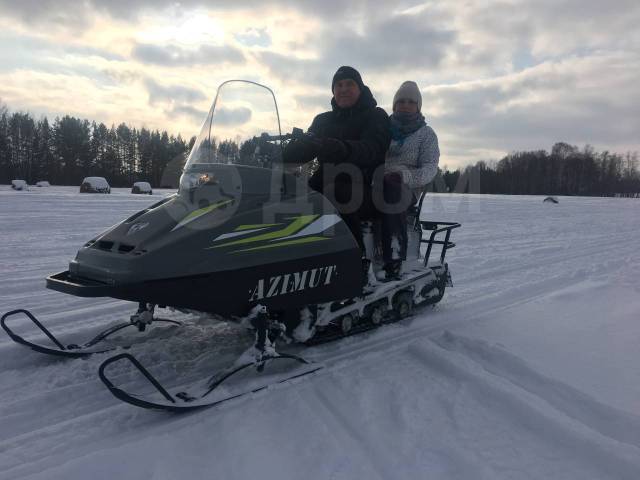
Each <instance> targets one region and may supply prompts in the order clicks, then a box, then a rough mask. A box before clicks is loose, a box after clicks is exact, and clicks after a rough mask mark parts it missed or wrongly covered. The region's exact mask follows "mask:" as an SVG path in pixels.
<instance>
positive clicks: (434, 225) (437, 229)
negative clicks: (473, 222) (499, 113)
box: [420, 221, 460, 267]
mask: <svg viewBox="0 0 640 480" xmlns="http://www.w3.org/2000/svg"><path fill="white" fill-rule="evenodd" d="M420 227H421V228H422V230H431V235H430V236H429V238H428V239H425V238H421V239H420V243H426V244H427V252H426V254H425V256H424V266H425V267H426V266H428V264H429V257H430V256H431V249H432V248H433V246H434V245H442V251H441V252H440V263H441V264H444V258H445V256H446V255H447V250H448V249H450V248H454V247H455V246H456V244H455V243H453V242H451V241H450V240H449V238H451V230H453V229H454V228H458V227H460V224H459V223H456V222H428V221H420ZM443 232H445V237H444V240H436V239H435V238H436V235H438V234H439V233H443Z"/></svg>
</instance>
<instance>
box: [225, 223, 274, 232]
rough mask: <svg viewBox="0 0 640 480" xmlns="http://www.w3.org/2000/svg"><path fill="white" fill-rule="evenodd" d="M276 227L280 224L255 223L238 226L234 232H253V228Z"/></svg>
mask: <svg viewBox="0 0 640 480" xmlns="http://www.w3.org/2000/svg"><path fill="white" fill-rule="evenodd" d="M278 225H282V224H281V223H256V224H255V225H240V226H239V227H236V229H235V230H234V232H242V231H244V230H253V229H254V228H266V227H277V226H278Z"/></svg>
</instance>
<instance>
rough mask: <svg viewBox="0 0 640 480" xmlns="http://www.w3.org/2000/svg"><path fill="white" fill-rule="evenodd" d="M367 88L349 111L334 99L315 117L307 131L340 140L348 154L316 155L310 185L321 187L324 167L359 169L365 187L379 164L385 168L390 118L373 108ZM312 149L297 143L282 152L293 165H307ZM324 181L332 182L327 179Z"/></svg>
mask: <svg viewBox="0 0 640 480" xmlns="http://www.w3.org/2000/svg"><path fill="white" fill-rule="evenodd" d="M376 105H377V102H376V100H375V99H374V98H373V95H372V94H371V91H370V90H369V87H366V86H365V87H364V89H363V90H362V92H361V93H360V98H359V99H358V101H357V102H356V104H355V105H354V106H353V107H351V108H339V107H338V106H337V104H336V102H335V99H331V106H332V107H333V110H331V111H329V112H325V113H321V114H320V115H317V116H316V117H315V118H314V119H313V122H312V123H311V126H310V127H309V132H311V133H313V134H314V135H315V136H316V137H319V138H335V139H338V140H341V141H343V142H344V143H345V144H346V146H347V151H348V154H347V156H346V157H345V158H341V159H336V158H330V157H329V158H327V157H323V156H322V155H319V156H318V161H319V164H320V167H319V169H318V171H316V173H314V175H313V177H312V179H311V180H310V182H309V184H310V185H313V186H320V185H321V184H322V183H324V182H323V164H327V163H330V164H340V163H349V164H352V165H355V166H356V167H358V168H359V169H360V170H361V172H362V178H363V181H364V184H365V185H370V184H371V181H372V179H373V172H374V171H375V169H376V168H377V167H379V166H380V165H384V160H385V154H386V152H387V149H388V148H389V143H390V142H391V131H390V126H389V117H388V116H387V114H386V112H385V111H384V110H383V109H382V108H379V107H377V106H376ZM314 153H315V152H314V151H313V149H312V148H305V145H303V144H301V143H299V142H296V143H294V144H290V145H289V146H288V147H287V149H286V150H285V152H284V154H285V161H287V157H289V158H291V157H295V160H294V161H295V163H306V162H308V161H311V160H313V157H314ZM325 181H329V182H330V181H331V179H326V180H325Z"/></svg>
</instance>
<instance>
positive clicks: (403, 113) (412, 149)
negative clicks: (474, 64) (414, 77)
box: [382, 81, 440, 280]
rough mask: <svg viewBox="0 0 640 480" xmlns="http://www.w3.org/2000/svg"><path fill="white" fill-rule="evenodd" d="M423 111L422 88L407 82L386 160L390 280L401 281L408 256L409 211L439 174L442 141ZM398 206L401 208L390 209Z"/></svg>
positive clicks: (396, 103) (396, 102)
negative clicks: (440, 141)
mask: <svg viewBox="0 0 640 480" xmlns="http://www.w3.org/2000/svg"><path fill="white" fill-rule="evenodd" d="M421 110H422V95H421V94H420V89H419V88H418V85H416V83H415V82H411V81H407V82H404V83H403V84H402V85H400V88H399V89H398V91H397V92H396V94H395V95H394V97H393V114H392V115H391V117H390V120H391V145H390V146H389V150H388V151H387V155H386V160H385V174H384V199H385V203H386V204H387V205H386V207H387V208H385V209H383V212H382V254H383V259H384V263H385V267H384V269H385V272H386V277H387V279H388V280H394V279H397V278H399V276H400V273H401V267H402V261H403V260H405V259H406V256H407V210H408V208H409V207H410V206H411V205H413V204H415V203H416V198H417V197H418V196H419V195H420V193H421V192H422V190H423V189H424V187H425V186H426V185H427V184H428V183H429V182H431V180H433V178H434V177H435V176H436V173H438V161H439V159H440V149H439V148H438V137H437V136H436V134H435V132H434V131H433V129H432V128H431V127H429V126H428V125H427V124H426V122H425V119H424V116H423V115H422V113H421ZM394 205H395V206H396V207H397V208H388V207H389V206H394ZM385 210H386V211H385Z"/></svg>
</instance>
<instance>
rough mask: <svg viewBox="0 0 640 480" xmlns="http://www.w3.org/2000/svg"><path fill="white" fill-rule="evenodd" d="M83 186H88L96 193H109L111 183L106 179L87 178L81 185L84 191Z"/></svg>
mask: <svg viewBox="0 0 640 480" xmlns="http://www.w3.org/2000/svg"><path fill="white" fill-rule="evenodd" d="M83 185H87V186H88V187H89V188H91V190H92V191H94V192H100V193H109V189H110V187H109V182H107V179H106V178H104V177H85V179H84V180H82V183H81V184H80V188H81V189H82V186H83Z"/></svg>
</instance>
